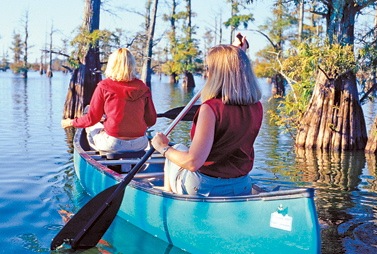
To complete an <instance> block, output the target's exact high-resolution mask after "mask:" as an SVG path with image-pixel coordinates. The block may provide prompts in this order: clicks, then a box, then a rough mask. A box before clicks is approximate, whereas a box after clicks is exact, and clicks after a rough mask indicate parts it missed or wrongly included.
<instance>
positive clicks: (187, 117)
mask: <svg viewBox="0 0 377 254" xmlns="http://www.w3.org/2000/svg"><path fill="white" fill-rule="evenodd" d="M199 107H200V105H193V106H192V107H191V108H190V110H189V111H188V112H187V113H186V115H185V116H184V117H183V118H182V119H181V120H182V121H192V120H193V119H194V116H195V113H196V111H197V110H198V109H199ZM183 108H184V107H177V108H172V109H170V110H168V111H166V112H165V113H160V114H157V117H166V118H169V119H175V118H176V117H177V116H178V115H179V113H181V111H182V110H183Z"/></svg>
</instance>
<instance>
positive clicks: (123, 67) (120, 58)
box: [105, 48, 136, 81]
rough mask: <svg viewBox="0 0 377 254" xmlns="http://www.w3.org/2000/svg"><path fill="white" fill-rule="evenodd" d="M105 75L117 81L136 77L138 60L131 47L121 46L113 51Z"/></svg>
mask: <svg viewBox="0 0 377 254" xmlns="http://www.w3.org/2000/svg"><path fill="white" fill-rule="evenodd" d="M105 76H106V77H107V78H110V79H112V80H115V81H131V80H133V79H135V78H136V61H135V58H134V56H133V55H132V53H131V51H129V49H127V48H120V49H117V50H115V51H114V52H113V53H111V55H110V56H109V60H108V61H107V66H106V71H105Z"/></svg>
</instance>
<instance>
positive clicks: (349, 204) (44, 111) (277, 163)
mask: <svg viewBox="0 0 377 254" xmlns="http://www.w3.org/2000/svg"><path fill="white" fill-rule="evenodd" d="M54 75H55V76H54V77H53V78H52V79H48V78H46V77H44V76H39V74H37V73H30V75H29V76H30V77H29V79H28V80H27V81H25V80H23V79H21V78H17V77H15V76H13V74H11V73H3V72H0V112H1V114H0V130H2V134H1V135H0V186H1V187H0V216H1V219H0V236H1V238H0V253H49V252H50V251H49V246H50V243H51V239H52V238H53V237H54V236H55V235H56V234H57V233H58V232H59V230H60V229H61V227H62V225H63V223H64V222H63V220H64V219H65V214H64V212H68V213H70V212H71V213H75V212H77V211H78V210H79V209H80V207H81V206H82V205H83V204H85V202H87V201H88V200H89V199H90V198H89V197H88V196H87V195H86V194H85V192H84V191H83V189H82V188H81V186H80V183H79V182H78V181H77V179H76V177H75V175H74V171H73V165H72V146H71V144H70V142H69V140H70V139H71V135H72V133H69V132H65V131H64V130H63V129H62V128H61V127H60V120H61V116H62V111H63V104H64V100H65V96H66V93H67V88H68V83H69V79H70V76H69V75H64V74H61V73H55V74H54ZM154 78H155V79H154V80H153V86H152V92H153V99H154V101H155V104H156V108H157V111H158V112H160V113H161V112H165V111H166V110H168V109H170V108H173V107H176V106H182V105H185V103H187V102H188V101H189V100H190V98H191V97H192V96H193V95H194V94H196V92H197V90H198V88H194V89H184V88H182V87H181V86H180V85H170V84H168V83H167V79H166V78H162V80H159V79H158V77H154ZM196 82H197V84H198V87H200V86H202V85H203V80H201V79H200V78H198V77H197V78H196ZM261 84H263V88H264V98H263V104H264V108H265V111H267V110H268V109H269V108H273V107H274V104H273V101H269V100H268V99H269V96H270V93H269V90H270V87H269V86H268V85H267V84H265V83H264V82H263V81H261ZM376 106H377V105H376V104H373V103H370V104H366V105H364V114H365V116H366V120H367V123H368V125H370V124H372V122H373V120H374V117H375V112H376ZM169 123H170V120H167V119H159V120H158V123H157V124H156V126H154V127H153V128H152V129H153V130H154V131H164V130H165V128H166V127H167V125H168V124H169ZM368 127H369V126H368ZM189 128H190V123H189V122H182V123H180V124H179V125H178V126H177V127H176V128H175V130H174V131H173V133H172V135H171V137H172V140H173V141H174V142H183V143H188V142H189V140H188V137H187V131H188V129H189ZM292 145H293V143H292V140H291V138H290V137H289V136H287V135H286V134H282V133H281V131H280V130H279V129H278V128H277V127H276V126H274V125H273V124H272V123H270V122H269V119H268V116H265V118H264V121H263V126H262V129H261V132H260V136H259V137H258V138H257V141H256V147H255V149H256V162H255V168H254V170H253V171H252V175H253V177H255V178H261V179H267V180H270V181H273V182H275V183H279V184H282V185H289V186H293V185H295V186H305V187H314V188H315V189H316V197H315V202H316V207H317V211H318V217H319V221H320V224H321V237H322V253H376V251H377V219H376V217H377V216H376V214H377V208H376V205H375V204H376V202H377V180H376V175H377V170H376V168H377V160H376V157H375V156H366V155H364V153H363V152H354V153H342V154H336V153H335V154H333V153H321V154H319V153H316V152H312V151H297V153H296V152H295V151H294V150H293V146H292ZM83 253H183V251H181V250H179V249H177V248H175V247H173V246H169V245H168V244H166V243H165V242H162V241H160V240H158V239H156V238H155V237H153V236H151V235H148V234H146V233H144V232H143V231H141V230H139V229H137V228H135V227H133V226H132V225H129V224H128V223H126V222H125V221H123V220H121V219H116V220H115V221H114V223H113V224H112V225H111V227H110V228H109V230H108V231H107V232H106V234H105V235H104V237H103V239H102V240H101V242H100V244H99V245H98V246H97V247H96V248H93V249H91V250H87V251H84V252H83Z"/></svg>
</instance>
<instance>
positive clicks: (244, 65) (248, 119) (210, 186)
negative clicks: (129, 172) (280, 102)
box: [152, 36, 263, 196]
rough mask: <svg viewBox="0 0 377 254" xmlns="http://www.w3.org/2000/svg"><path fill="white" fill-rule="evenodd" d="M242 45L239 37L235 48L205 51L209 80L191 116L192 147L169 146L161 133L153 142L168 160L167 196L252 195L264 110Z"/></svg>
mask: <svg viewBox="0 0 377 254" xmlns="http://www.w3.org/2000/svg"><path fill="white" fill-rule="evenodd" d="M241 42H242V43H243V44H241ZM242 45H243V46H242ZM246 45H247V41H246V39H245V38H244V37H242V36H241V39H240V40H238V39H236V41H235V42H234V43H233V45H219V46H216V47H213V48H212V49H210V51H209V52H208V56H207V65H208V70H207V76H208V79H207V81H206V84H205V85H204V88H203V91H202V92H201V101H202V102H203V103H202V105H201V106H200V109H199V110H198V112H197V114H196V116H195V117H194V122H193V126H192V129H191V140H192V141H191V146H190V148H185V147H184V146H183V145H180V144H179V145H176V146H173V147H170V146H169V139H168V138H167V137H166V136H165V135H164V134H162V133H157V134H156V135H155V137H154V138H153V139H152V145H153V147H154V148H155V149H156V150H157V151H159V152H160V153H161V154H162V155H164V156H165V157H166V159H167V160H166V163H165V169H164V170H165V180H164V189H165V190H166V191H172V192H174V193H179V194H190V195H203V196H229V195H246V194H250V193H251V178H250V176H248V173H249V172H250V171H251V169H252V167H253V163H254V141H255V139H256V137H257V135H258V132H259V129H260V127H261V123H262V117H263V109H262V104H261V103H260V99H261V91H260V89H259V87H258V84H257V81H256V78H255V76H254V73H253V71H252V68H251V63H250V61H249V59H248V57H247V55H246V54H245V52H244V51H245V50H246Z"/></svg>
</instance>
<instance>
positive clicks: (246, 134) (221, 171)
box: [191, 99, 263, 178]
mask: <svg viewBox="0 0 377 254" xmlns="http://www.w3.org/2000/svg"><path fill="white" fill-rule="evenodd" d="M204 103H205V104H207V105H209V106H210V107H211V109H212V110H213V112H214V113H215V116H216V123H215V137H214V142H213V146H212V148H211V151H210V153H209V156H208V158H207V161H206V163H205V164H204V165H203V166H202V167H201V168H200V169H199V172H201V173H203V174H205V175H208V176H212V177H221V178H235V177H240V176H244V175H247V174H248V173H249V172H250V171H251V169H252V168H253V164H254V141H255V139H256V137H257V135H258V133H259V129H260V127H261V124H262V118H263V108H262V104H261V103H260V102H257V103H255V104H252V105H224V104H223V103H222V101H221V99H210V100H207V101H205V102H204ZM198 114H199V110H198V111H197V113H196V115H195V117H194V120H193V126H192V129H191V138H193V137H194V135H195V128H196V121H197V119H198Z"/></svg>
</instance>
